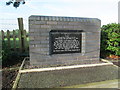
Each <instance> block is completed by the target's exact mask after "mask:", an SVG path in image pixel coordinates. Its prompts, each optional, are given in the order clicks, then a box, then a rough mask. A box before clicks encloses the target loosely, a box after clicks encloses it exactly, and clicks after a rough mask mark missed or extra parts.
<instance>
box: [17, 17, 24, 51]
mask: <svg viewBox="0 0 120 90" xmlns="http://www.w3.org/2000/svg"><path fill="white" fill-rule="evenodd" d="M18 25H19V30H20V34H21V37H20V40H21V43H20V44H21V52H24V48H25V46H24V35H23V34H24V33H23V32H24V26H23V18H18Z"/></svg>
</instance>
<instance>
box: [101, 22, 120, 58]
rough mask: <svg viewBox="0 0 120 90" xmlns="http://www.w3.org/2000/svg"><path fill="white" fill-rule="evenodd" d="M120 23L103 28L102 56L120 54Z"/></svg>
mask: <svg viewBox="0 0 120 90" xmlns="http://www.w3.org/2000/svg"><path fill="white" fill-rule="evenodd" d="M119 27H120V24H116V23H112V24H107V25H103V26H102V28H101V57H106V56H110V55H116V56H120V28H119Z"/></svg>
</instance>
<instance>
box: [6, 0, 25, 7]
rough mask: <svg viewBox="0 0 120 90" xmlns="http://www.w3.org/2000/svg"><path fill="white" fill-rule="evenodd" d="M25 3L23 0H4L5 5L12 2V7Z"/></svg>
mask: <svg viewBox="0 0 120 90" xmlns="http://www.w3.org/2000/svg"><path fill="white" fill-rule="evenodd" d="M21 3H22V4H25V0H10V1H8V2H6V5H11V4H13V7H15V8H17V7H19V6H20V4H21Z"/></svg>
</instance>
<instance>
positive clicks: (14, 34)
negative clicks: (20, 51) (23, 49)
mask: <svg viewBox="0 0 120 90" xmlns="http://www.w3.org/2000/svg"><path fill="white" fill-rule="evenodd" d="M13 45H14V46H13V47H14V51H16V33H15V30H13Z"/></svg>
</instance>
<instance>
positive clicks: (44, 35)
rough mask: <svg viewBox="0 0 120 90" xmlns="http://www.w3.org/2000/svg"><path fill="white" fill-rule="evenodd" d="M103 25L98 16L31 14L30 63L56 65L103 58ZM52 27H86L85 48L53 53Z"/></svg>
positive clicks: (60, 28)
mask: <svg viewBox="0 0 120 90" xmlns="http://www.w3.org/2000/svg"><path fill="white" fill-rule="evenodd" d="M100 25H101V21H100V20H99V19H96V18H78V17H57V16H34V15H33V16H30V17H29V32H30V63H31V65H40V66H43V67H44V66H52V65H70V64H85V63H93V62H99V54H100ZM51 30H83V31H84V32H82V52H81V53H69V54H53V55H50V53H49V49H50V47H49V32H50V31H51Z"/></svg>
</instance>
